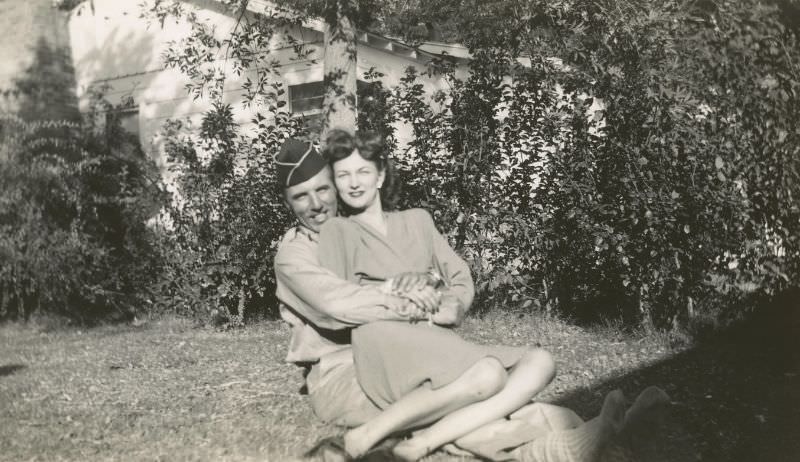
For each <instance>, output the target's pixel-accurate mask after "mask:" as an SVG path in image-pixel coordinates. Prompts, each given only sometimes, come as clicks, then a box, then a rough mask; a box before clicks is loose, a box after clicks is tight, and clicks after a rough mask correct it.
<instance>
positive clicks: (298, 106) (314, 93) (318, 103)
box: [289, 82, 325, 114]
mask: <svg viewBox="0 0 800 462" xmlns="http://www.w3.org/2000/svg"><path fill="white" fill-rule="evenodd" d="M324 96H325V86H324V84H323V83H322V82H311V83H301V84H300V85H292V86H290V87H289V99H290V104H291V109H292V114H302V113H306V112H311V111H322V100H323V98H324Z"/></svg>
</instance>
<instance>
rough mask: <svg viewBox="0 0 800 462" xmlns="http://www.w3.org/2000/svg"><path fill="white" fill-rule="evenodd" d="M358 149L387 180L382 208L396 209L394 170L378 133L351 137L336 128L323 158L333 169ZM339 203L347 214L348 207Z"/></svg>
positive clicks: (383, 187)
mask: <svg viewBox="0 0 800 462" xmlns="http://www.w3.org/2000/svg"><path fill="white" fill-rule="evenodd" d="M356 149H358V153H359V155H361V157H362V158H363V159H364V160H368V161H370V162H372V163H374V164H375V166H376V167H377V168H378V170H379V171H382V172H384V175H385V178H384V180H383V186H381V206H383V209H384V210H392V209H394V207H395V204H396V202H397V193H398V191H397V184H396V181H395V176H394V168H393V167H392V161H391V159H389V153H388V152H387V150H386V145H385V144H384V143H383V137H381V135H379V134H378V133H377V132H374V131H357V132H356V133H355V135H351V134H350V133H349V132H348V131H345V130H341V129H338V128H334V129H332V130H331V131H330V132H328V137H327V138H326V140H325V148H324V149H323V150H322V156H323V157H324V158H325V160H327V161H328V164H330V166H331V168H333V164H334V163H336V162H337V161H340V160H342V159H345V158H347V157H349V156H350V154H352V153H353V151H354V150H356ZM339 203H340V204H341V205H343V206H344V207H343V209H344V210H345V211H346V212H347V211H348V207H347V206H346V205H345V204H342V203H341V200H340V202H339Z"/></svg>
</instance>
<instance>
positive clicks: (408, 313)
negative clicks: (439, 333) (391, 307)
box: [397, 299, 428, 322]
mask: <svg viewBox="0 0 800 462" xmlns="http://www.w3.org/2000/svg"><path fill="white" fill-rule="evenodd" d="M397 314H399V315H401V316H403V317H404V318H406V319H407V320H409V321H411V322H415V321H419V320H421V319H426V318H427V317H428V314H427V313H426V312H425V310H423V309H422V308H420V307H419V306H417V304H416V303H414V302H412V301H411V300H408V299H406V302H405V303H404V304H402V305H401V306H400V308H399V309H398V310H397Z"/></svg>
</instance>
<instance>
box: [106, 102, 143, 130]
mask: <svg viewBox="0 0 800 462" xmlns="http://www.w3.org/2000/svg"><path fill="white" fill-rule="evenodd" d="M105 123H106V127H112V126H114V124H118V125H119V127H120V128H122V130H124V131H125V132H127V133H130V134H131V135H135V136H139V109H138V108H128V109H116V110H111V111H108V112H106V120H105Z"/></svg>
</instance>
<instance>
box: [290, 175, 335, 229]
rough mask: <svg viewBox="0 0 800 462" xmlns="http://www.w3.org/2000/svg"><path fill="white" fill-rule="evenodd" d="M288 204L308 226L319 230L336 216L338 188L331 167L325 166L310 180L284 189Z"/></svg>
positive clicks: (298, 218)
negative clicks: (332, 177)
mask: <svg viewBox="0 0 800 462" xmlns="http://www.w3.org/2000/svg"><path fill="white" fill-rule="evenodd" d="M283 197H284V199H285V201H286V205H287V206H288V207H289V209H290V210H291V211H292V212H294V215H295V216H296V217H297V220H298V221H299V222H300V224H301V225H303V226H305V227H306V228H308V229H310V230H312V231H316V232H319V228H320V227H321V226H322V224H323V223H325V222H326V221H327V220H328V218H330V217H333V216H336V209H337V206H338V203H337V202H336V188H335V187H334V186H333V180H332V179H331V169H330V167H325V168H323V169H322V170H320V172H319V173H317V174H316V175H314V176H313V177H311V178H309V179H308V180H306V181H304V182H302V183H299V184H296V185H294V186H289V187H288V188H286V189H284V191H283Z"/></svg>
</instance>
